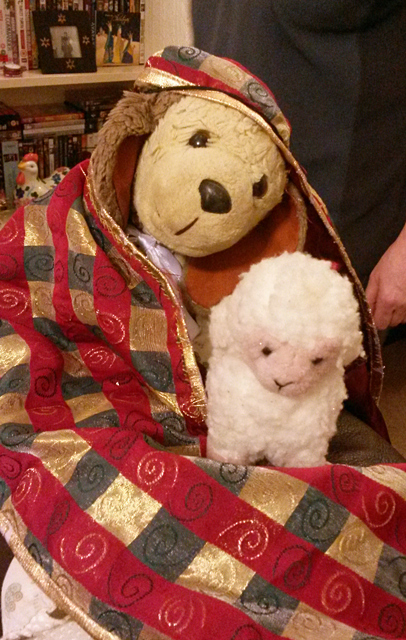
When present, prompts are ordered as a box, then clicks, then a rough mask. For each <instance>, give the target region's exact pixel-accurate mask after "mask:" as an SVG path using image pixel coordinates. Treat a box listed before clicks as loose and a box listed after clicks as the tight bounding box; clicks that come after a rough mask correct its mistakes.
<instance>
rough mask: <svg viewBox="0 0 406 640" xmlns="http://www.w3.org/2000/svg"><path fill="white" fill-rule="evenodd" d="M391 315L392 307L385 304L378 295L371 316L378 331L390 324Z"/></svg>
mask: <svg viewBox="0 0 406 640" xmlns="http://www.w3.org/2000/svg"><path fill="white" fill-rule="evenodd" d="M392 316H393V307H392V306H388V305H386V304H385V303H384V302H382V300H380V298H379V297H378V298H377V300H376V303H375V309H374V311H373V318H374V321H375V325H376V328H377V329H378V330H379V331H384V330H385V329H387V328H388V327H389V326H391V321H392Z"/></svg>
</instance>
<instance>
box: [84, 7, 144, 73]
mask: <svg viewBox="0 0 406 640" xmlns="http://www.w3.org/2000/svg"><path fill="white" fill-rule="evenodd" d="M142 62H143V59H142V48H141V13H140V12H127V13H124V12H112V11H106V12H105V11H97V13H96V65H97V66H98V67H105V66H110V65H127V64H133V65H138V64H141V63H142Z"/></svg>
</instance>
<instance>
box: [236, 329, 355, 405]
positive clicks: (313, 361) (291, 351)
mask: <svg viewBox="0 0 406 640" xmlns="http://www.w3.org/2000/svg"><path fill="white" fill-rule="evenodd" d="M241 349H242V356H243V358H244V360H245V362H246V363H247V364H248V366H249V367H250V368H251V369H252V371H253V373H254V374H255V376H256V378H257V379H258V381H259V382H260V383H261V384H262V386H263V387H264V388H265V389H268V390H269V391H271V392H274V393H278V394H280V395H284V396H291V397H293V396H299V395H301V394H303V393H306V392H307V391H308V390H309V389H311V388H312V387H314V386H315V385H316V384H317V383H318V382H319V380H321V379H322V378H323V377H324V376H325V375H326V373H328V371H331V370H332V369H334V368H337V367H340V368H341V370H342V364H340V363H339V358H338V356H339V353H340V347H339V345H338V343H336V342H334V341H332V340H327V339H320V340H318V342H317V343H316V344H315V346H313V347H312V348H305V347H303V346H298V345H292V344H290V343H289V342H281V341H280V340H278V339H277V338H275V337H274V336H273V335H272V334H271V333H269V331H267V330H265V329H259V328H257V329H255V330H254V331H251V332H250V334H249V335H247V336H246V337H245V340H244V341H243V342H242V347H241ZM340 373H341V371H340Z"/></svg>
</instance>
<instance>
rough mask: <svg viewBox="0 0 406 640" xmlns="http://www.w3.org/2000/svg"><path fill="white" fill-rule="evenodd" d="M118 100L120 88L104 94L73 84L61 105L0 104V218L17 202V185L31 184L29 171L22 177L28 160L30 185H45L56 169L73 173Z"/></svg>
mask: <svg viewBox="0 0 406 640" xmlns="http://www.w3.org/2000/svg"><path fill="white" fill-rule="evenodd" d="M121 95H122V87H121V85H119V84H118V85H116V84H112V85H110V86H109V89H108V91H106V87H105V86H103V85H102V86H100V87H96V86H93V87H90V88H89V87H86V86H83V87H78V86H75V84H73V85H70V86H69V85H68V86H67V87H66V88H65V91H64V98H65V99H64V102H57V103H50V104H37V105H32V104H31V105H30V104H27V103H26V102H22V103H21V104H18V105H16V104H13V106H10V105H9V104H6V103H5V102H1V101H0V214H1V212H2V211H4V210H7V211H8V210H10V209H12V208H13V207H14V206H15V205H16V203H17V201H18V198H19V197H21V195H19V193H18V188H19V187H18V185H20V184H24V181H25V182H26V183H27V184H28V182H29V181H30V180H32V178H33V176H32V175H31V174H32V170H31V174H30V176H24V175H21V173H24V164H25V163H26V162H27V161H28V162H30V161H31V165H32V163H33V162H34V163H35V165H36V166H35V173H36V175H35V176H34V180H36V179H39V180H44V179H46V178H49V177H50V176H52V174H53V173H54V172H55V171H56V170H57V169H58V168H59V167H68V168H72V167H74V166H75V164H77V163H78V162H80V161H81V160H83V159H85V158H87V157H89V156H90V154H91V152H92V150H93V149H94V147H95V145H96V143H97V138H98V132H99V131H100V129H101V127H102V126H103V124H104V122H105V120H106V118H107V116H108V114H109V113H110V111H111V109H112V108H113V107H114V106H115V104H116V103H117V100H118V99H119V98H120V97H121ZM2 97H3V94H2ZM17 178H18V180H17ZM16 190H17V191H16ZM0 218H1V215H0Z"/></svg>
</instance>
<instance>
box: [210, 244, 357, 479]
mask: <svg viewBox="0 0 406 640" xmlns="http://www.w3.org/2000/svg"><path fill="white" fill-rule="evenodd" d="M209 330H210V339H211V343H212V355H211V357H210V360H209V370H208V375H207V386H206V388H207V394H208V429H209V433H208V441H207V455H208V457H211V458H214V459H216V460H220V461H225V462H230V463H234V464H250V463H254V462H255V461H258V460H261V459H263V458H266V459H267V460H268V461H269V462H270V463H271V464H273V465H276V466H291V467H296V466H297V467H298V466H316V465H321V464H324V463H325V457H326V453H327V448H328V443H329V440H330V439H331V437H332V436H333V434H334V433H335V430H336V422H337V417H338V414H339V412H340V410H341V408H342V404H343V401H344V399H345V398H346V395H347V393H346V387H345V384H344V368H345V367H346V366H347V365H349V364H350V363H351V362H352V361H353V360H355V359H356V358H357V357H358V356H361V355H363V348H362V332H361V331H360V316H359V310H358V303H357V301H356V299H355V297H354V294H353V289H352V285H351V283H350V282H349V280H348V279H347V278H346V277H343V276H341V275H340V274H339V273H338V272H337V271H335V270H334V269H333V268H332V265H331V263H330V262H327V261H325V260H318V259H316V258H313V257H311V256H309V255H306V254H303V253H300V252H296V253H292V254H289V253H284V254H282V255H280V256H278V257H276V258H269V259H266V260H263V261H262V262H260V263H259V264H256V265H254V266H252V267H251V269H250V270H249V272H248V273H246V274H244V276H243V277H242V279H241V280H240V282H239V283H238V285H237V287H236V288H235V290H234V292H233V293H232V294H231V295H230V296H227V297H226V298H224V299H223V300H222V301H221V302H220V303H219V304H218V305H216V306H215V307H214V308H213V309H212V311H211V317H210V329H209Z"/></svg>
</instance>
